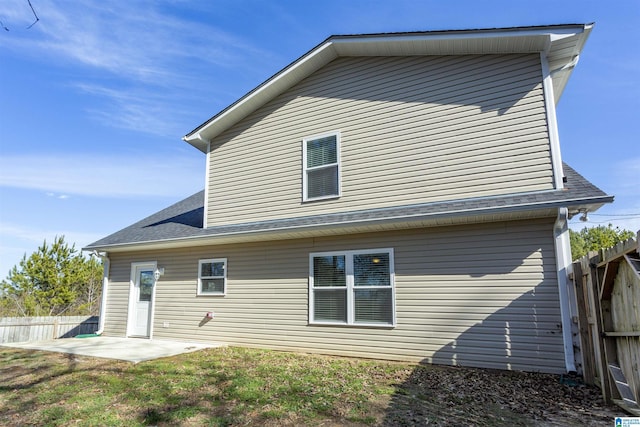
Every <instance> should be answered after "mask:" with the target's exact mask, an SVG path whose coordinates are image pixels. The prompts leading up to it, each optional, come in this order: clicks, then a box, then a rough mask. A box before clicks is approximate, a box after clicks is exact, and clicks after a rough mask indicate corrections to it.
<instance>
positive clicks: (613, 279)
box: [573, 232, 640, 414]
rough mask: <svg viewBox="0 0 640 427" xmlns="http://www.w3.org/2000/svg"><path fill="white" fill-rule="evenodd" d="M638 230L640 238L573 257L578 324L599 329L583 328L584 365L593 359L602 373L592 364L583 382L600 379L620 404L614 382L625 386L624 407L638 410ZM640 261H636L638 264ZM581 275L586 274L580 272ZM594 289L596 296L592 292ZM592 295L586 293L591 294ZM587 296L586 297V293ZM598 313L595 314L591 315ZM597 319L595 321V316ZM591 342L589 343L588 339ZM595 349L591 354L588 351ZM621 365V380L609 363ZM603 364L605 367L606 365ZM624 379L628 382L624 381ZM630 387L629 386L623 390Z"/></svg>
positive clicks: (605, 392)
mask: <svg viewBox="0 0 640 427" xmlns="http://www.w3.org/2000/svg"><path fill="white" fill-rule="evenodd" d="M638 240H640V232H639V233H638V239H629V240H627V241H624V242H620V243H618V244H617V245H616V246H615V247H613V248H609V249H604V250H601V251H600V252H599V253H598V254H589V255H587V256H585V257H584V258H582V259H581V260H577V261H575V262H574V264H573V267H574V272H575V273H576V275H575V276H574V280H575V283H576V287H577V288H578V290H579V287H580V286H579V285H580V282H581V281H582V280H583V279H585V281H584V282H583V283H584V285H585V288H584V289H585V290H586V291H587V292H585V294H584V295H582V297H583V298H582V300H581V299H580V295H578V302H579V304H578V309H579V310H583V311H584V312H583V313H579V316H578V319H579V322H580V324H581V325H582V324H588V325H589V326H591V325H593V326H595V330H594V331H592V332H597V333H595V334H592V335H591V338H592V339H591V340H590V339H589V336H588V333H586V331H584V330H583V329H582V328H581V331H580V332H581V338H582V340H581V341H582V344H583V345H585V344H586V346H589V345H591V348H584V349H583V354H584V355H585V356H586V357H585V358H584V359H585V368H586V367H588V365H589V364H590V363H591V361H594V362H595V368H596V369H595V371H596V372H597V373H598V374H599V375H598V376H599V378H597V379H596V378H593V374H594V373H595V372H594V370H593V369H590V370H589V369H585V371H584V374H585V381H588V382H589V380H592V379H593V380H595V381H594V382H596V383H597V382H598V381H597V380H600V381H599V382H600V384H599V385H600V386H601V388H602V394H603V397H604V399H605V400H606V401H611V400H613V401H614V402H616V403H618V404H621V403H620V402H622V400H620V393H621V392H620V389H619V387H616V384H618V385H620V384H622V382H624V384H625V385H626V386H627V388H628V391H629V396H626V399H625V400H624V402H623V404H624V406H623V407H625V409H626V410H628V411H630V412H632V413H634V414H640V408H639V407H638V406H637V405H638V402H639V401H640V369H639V367H640V338H639V335H640V312H639V311H638V305H637V303H638V301H640V271H639V269H638V267H640V247H639V246H638ZM636 261H637V265H636ZM581 276H582V277H581ZM591 293H593V294H594V295H591ZM587 294H588V295H587ZM584 297H588V298H584ZM593 316H595V317H596V319H593V318H592V317H593ZM594 320H595V321H594ZM589 341H591V343H589ZM589 352H590V353H591V354H589V355H587V353H589ZM612 366H614V367H617V368H618V370H619V371H620V372H619V376H620V380H616V379H615V378H613V376H612V374H610V372H608V371H609V369H608V368H610V367H612ZM603 367H604V369H603ZM623 380H624V381H623ZM625 390H626V389H625Z"/></svg>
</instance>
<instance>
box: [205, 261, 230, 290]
mask: <svg viewBox="0 0 640 427" xmlns="http://www.w3.org/2000/svg"><path fill="white" fill-rule="evenodd" d="M226 291H227V259H226V258H217V259H201V260H200V261H199V262H198V295H224V294H225V293H226Z"/></svg>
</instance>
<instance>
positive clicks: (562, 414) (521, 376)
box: [383, 367, 628, 426]
mask: <svg viewBox="0 0 640 427" xmlns="http://www.w3.org/2000/svg"><path fill="white" fill-rule="evenodd" d="M616 416H625V415H624V412H623V411H622V410H621V409H620V408H618V407H617V406H611V405H606V404H605V403H604V402H603V400H602V397H601V393H600V390H599V389H598V388H596V387H591V386H586V385H584V384H582V383H581V382H580V381H579V378H567V377H560V376H557V375H548V374H538V373H524V372H510V371H498V370H486V369H472V368H450V367H424V368H418V369H415V370H414V371H413V372H412V373H411V374H410V375H409V376H408V378H407V379H406V380H405V381H404V382H403V383H402V385H401V386H400V389H399V392H397V393H395V394H394V396H393V397H392V403H391V404H390V405H389V407H388V408H387V414H386V416H385V419H384V423H383V424H384V425H388V426H407V425H534V426H547V425H558V426H560V425H562V426H574V425H575V426H583V425H586V426H600V425H602V426H611V425H613V423H614V419H615V417H616ZM627 416H628V415H627Z"/></svg>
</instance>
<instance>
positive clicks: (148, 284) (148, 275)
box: [139, 271, 155, 301]
mask: <svg viewBox="0 0 640 427" xmlns="http://www.w3.org/2000/svg"><path fill="white" fill-rule="evenodd" d="M154 281H155V279H154V277H153V271H141V272H140V295H139V300H140V301H151V294H152V292H153V282H154Z"/></svg>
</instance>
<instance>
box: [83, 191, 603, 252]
mask: <svg viewBox="0 0 640 427" xmlns="http://www.w3.org/2000/svg"><path fill="white" fill-rule="evenodd" d="M611 202H613V196H610V195H605V196H599V197H587V198H579V199H573V200H562V201H555V202H553V201H552V202H540V203H526V204H517V205H510V206H494V207H482V208H477V209H462V210H451V211H448V212H436V213H431V214H429V213H427V214H424V213H423V214H418V215H414V216H403V217H386V218H375V219H368V220H358V221H349V222H334V223H327V224H313V225H304V226H296V227H282V228H270V229H264V230H258V231H241V232H230V233H224V234H217V235H206V234H205V235H198V236H188V237H179V238H170V239H158V240H148V241H141V242H126V243H117V244H108V245H89V246H87V247H84V248H82V250H83V251H105V252H114V251H115V252H122V251H129V250H140V249H153V248H157V249H166V248H177V247H187V246H204V245H208V244H226V243H238V242H249V241H263V240H275V239H278V238H283V236H284V235H286V237H287V238H292V237H293V235H296V237H300V238H304V237H312V236H314V235H321V234H327V230H333V234H340V233H346V234H353V233H360V232H367V231H372V230H373V227H375V230H376V231H384V230H397V229H400V228H419V227H435V226H441V225H445V224H446V225H456V224H466V223H468V222H469V219H470V218H471V219H472V220H473V222H495V221H501V220H517V219H527V218H536V217H543V216H549V215H550V214H549V213H550V211H551V210H555V209H558V208H561V207H568V208H569V212H570V214H576V213H578V212H582V211H584V210H587V211H589V212H594V211H596V210H597V209H599V208H600V207H601V206H602V205H604V204H605V203H611ZM399 224H402V226H400V227H399V226H398V225H399ZM345 230H346V231H345ZM330 234H331V233H330Z"/></svg>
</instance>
